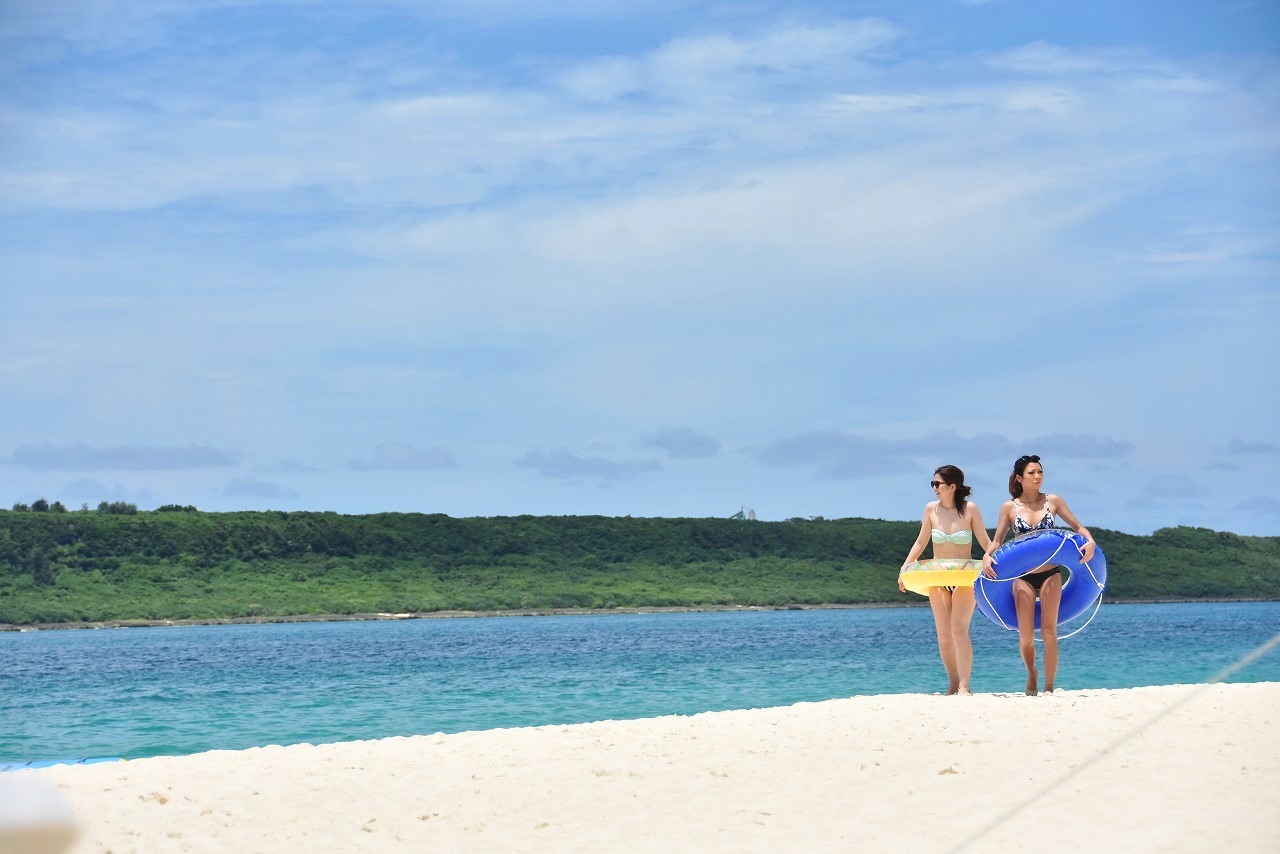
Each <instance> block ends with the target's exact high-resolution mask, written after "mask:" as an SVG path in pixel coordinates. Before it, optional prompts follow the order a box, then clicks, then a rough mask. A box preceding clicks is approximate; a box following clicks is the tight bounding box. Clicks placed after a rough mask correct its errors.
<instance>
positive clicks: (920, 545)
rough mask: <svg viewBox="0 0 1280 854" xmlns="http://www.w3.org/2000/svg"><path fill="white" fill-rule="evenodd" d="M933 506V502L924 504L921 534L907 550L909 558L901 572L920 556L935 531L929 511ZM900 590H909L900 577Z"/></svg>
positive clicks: (903, 591) (904, 562) (903, 564)
mask: <svg viewBox="0 0 1280 854" xmlns="http://www.w3.org/2000/svg"><path fill="white" fill-rule="evenodd" d="M932 507H933V503H932V502H930V503H929V504H926V505H925V506H924V517H923V518H922V519H921V520H920V536H918V537H916V541H915V542H914V543H912V544H911V551H909V552H907V559H906V560H904V561H903V562H902V567H901V568H900V569H899V570H898V573H899V574H901V573H902V570H904V569H906V568H907V565H908V564H909V563H911V562H912V561H913V560H915V559H916V558H918V557H920V555H921V553H922V552H923V551H924V547H925V546H926V545H927V544H928V543H929V537H930V535H932V533H933V531H931V530H930V528H931V527H932V526H931V525H930V524H929V511H930V510H931V509H932ZM898 590H899V591H900V592H902V593H906V592H907V588H905V587H903V586H902V579H898Z"/></svg>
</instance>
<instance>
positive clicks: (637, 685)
mask: <svg viewBox="0 0 1280 854" xmlns="http://www.w3.org/2000/svg"><path fill="white" fill-rule="evenodd" d="M1277 631H1280V603H1276V602H1263V603H1232V604H1184V605H1107V606H1105V607H1104V608H1103V609H1102V611H1101V613H1100V614H1099V616H1098V618H1097V619H1096V620H1095V621H1094V622H1093V624H1092V625H1090V626H1089V627H1088V628H1087V629H1086V630H1085V631H1084V632H1083V633H1081V634H1079V635H1076V636H1075V637H1073V638H1069V639H1067V640H1065V641H1063V642H1062V664H1061V667H1060V671H1059V676H1058V686H1059V687H1060V688H1125V687H1134V686H1139V685H1156V684H1174V683H1193V682H1200V681H1204V680H1206V679H1208V678H1210V677H1212V676H1213V675H1214V674H1215V673H1217V672H1218V671H1219V670H1220V669H1221V668H1223V667H1225V666H1227V665H1228V664H1230V663H1231V662H1233V661H1235V660H1236V659H1238V658H1239V657H1240V656H1241V655H1243V654H1245V653H1247V652H1248V651H1250V650H1252V649H1254V648H1255V647H1257V646H1259V645H1260V644H1262V643H1264V642H1265V641H1266V640H1267V639H1268V638H1270V637H1271V636H1272V635H1274V634H1275V633H1276V632H1277ZM973 639H974V651H975V663H974V673H973V687H974V690H975V691H980V692H1020V691H1021V689H1022V685H1023V682H1024V675H1023V670H1022V665H1021V662H1020V660H1019V658H1018V653H1017V642H1016V640H1017V638H1016V635H1015V634H1013V633H1009V632H1005V631H1004V630H1002V629H999V628H997V627H995V626H993V625H991V624H990V623H988V622H987V621H986V620H984V619H982V617H981V616H980V615H979V616H976V617H975V619H974V622H973ZM1232 681H1242V682H1262V681H1280V653H1275V652H1273V653H1271V654H1270V655H1268V656H1266V657H1264V658H1262V659H1261V660H1259V661H1258V662H1256V663H1254V664H1253V665H1251V666H1249V667H1248V668H1246V669H1245V670H1243V671H1241V672H1240V673H1238V674H1237V675H1236V676H1235V677H1234V678H1233V680H1232ZM945 684H946V678H945V675H944V674H943V671H942V666H941V664H940V663H939V661H938V658H937V646H936V642H935V640H934V634H933V621H932V618H931V617H930V614H929V612H928V610H927V609H921V608H885V609H868V610H830V611H764V612H738V613H713V614H644V615H609V616H580V617H543V618H531V617H509V618H483V619H480V618H477V619H449V620H414V621H404V622H360V623H294V624H277V625H252V626H207V627H182V628H146V629H111V630H98V631H49V632H23V633H16V632H15V633H0V761H21V760H28V759H50V758H65V757H72V756H123V757H128V758H136V757H142V756H155V755H161V754H184V753H196V752H199V751H203V750H212V749H239V748H246V747H254V746H261V745H267V744H291V743H297V742H311V743H318V742H330V741H348V740H353V739H364V738H382V737H386V736H392V735H412V734H417V733H433V732H459V731H462V730H475V729H489V728H493V727H511V726H535V725H541V724H551V723H576V722H582V721H592V720H605V719H610V718H613V719H621V718H639V717H649V716H654V715H666V714H691V713H695V712H702V711H711V710H721V709H738V708H755V707H763V706H779V705H787V704H791V703H796V702H800V701H806V700H826V699H831V698H834V697H848V696H851V695H855V694H884V693H902V692H925V693H927V692H933V691H938V690H940V689H941V688H943V687H945Z"/></svg>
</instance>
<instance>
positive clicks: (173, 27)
mask: <svg viewBox="0 0 1280 854" xmlns="http://www.w3.org/2000/svg"><path fill="white" fill-rule="evenodd" d="M1278 46H1280V4H1278V3H1276V2H1253V3H1251V2H1214V0H1201V2H1194V3H1191V2H1185V3H1178V2H1173V3H1170V2H1161V3H1153V2H1135V3H1127V4H1113V3H1107V4H1103V3H1097V2H1080V3H1072V4H1042V3H1030V2H1022V0H990V2H976V0H970V2H961V1H960V0H931V2H924V0H920V2H895V3H888V2H864V3H858V2H846V3H809V4H806V3H800V4H795V3H785V4H783V3H768V2H765V3H761V2H749V3H748V2H741V3H740V2H681V0H653V2H647V3H621V2H609V0H591V2H588V0H560V2H557V3H554V4H544V3H540V2H537V0H522V2H514V0H471V1H470V2H461V0H459V2H436V3H410V2H392V1H391V0H388V1H387V2H364V3H350V4H343V3H329V2H323V0H315V2H307V1H306V0H297V2H276V3H262V2H254V0H221V2H177V1H176V0H174V1H173V2H165V0H153V2H125V0H80V2H74V3H73V2H48V1H47V0H46V2H34V0H31V2H26V0H17V2H14V0H10V2H7V3H5V4H3V5H2V6H0V298H2V302H0V400H3V402H4V413H5V417H4V418H3V419H2V420H0V504H3V505H4V506H8V505H9V504H12V503H13V502H17V501H28V502H29V501H31V500H34V499H35V498H39V497H42V496H43V497H46V498H48V499H49V500H54V499H59V500H62V501H63V502H64V503H65V504H67V505H68V506H72V507H77V506H79V505H80V504H81V503H83V502H87V503H89V504H90V505H96V504H97V502H99V501H101V500H125V501H133V502H136V503H137V504H138V505H139V506H140V507H143V508H144V509H145V508H150V507H154V506H157V505H160V504H165V503H180V504H195V505H197V506H199V507H201V508H202V509H207V510H234V509H267V508H271V509H282V510H304V509H309V510H336V511H338V512H343V513H365V512H378V511H421V512H443V513H448V514H451V515H455V516H477V515H479V516H489V515H515V514H521V513H533V514H553V515H556V514H604V515H627V514H630V515H635V516H728V515H730V514H732V513H734V512H736V511H737V510H738V509H739V507H742V506H746V507H751V508H754V509H755V510H756V511H757V513H758V515H759V516H760V518H762V519H786V518H790V517H794V516H818V515H820V516H826V517H828V518H833V517H844V516H871V517H882V518H889V519H915V518H919V514H920V510H921V508H922V506H923V505H924V503H925V502H926V501H927V500H929V499H930V498H931V493H930V491H929V489H928V486H927V483H928V480H929V475H930V473H931V472H932V470H933V469H934V468H935V467H936V466H938V465H940V464H943V463H951V464H955V465H959V466H961V467H962V468H964V469H965V470H966V472H968V473H969V477H970V482H971V483H972V484H973V485H974V486H975V489H976V492H975V496H974V497H975V499H976V500H977V501H978V503H979V505H980V506H981V507H982V509H983V511H984V513H985V514H986V516H987V518H988V520H993V519H994V516H995V511H996V509H997V508H998V506H999V502H1000V501H1001V500H1003V498H1004V497H1006V495H1005V492H1004V481H1005V479H1006V476H1007V472H1008V467H1009V466H1010V464H1011V463H1012V461H1013V459H1014V458H1015V457H1016V456H1018V455H1020V454H1022V453H1038V454H1040V455H1042V456H1043V457H1044V459H1045V464H1046V465H1045V467H1046V475H1047V485H1048V487H1049V488H1050V489H1052V490H1053V491H1058V492H1061V493H1062V494H1063V495H1064V497H1066V498H1067V500H1068V501H1069V502H1070V503H1071V506H1072V507H1073V509H1074V510H1075V511H1076V513H1077V515H1078V516H1079V517H1080V518H1081V519H1082V520H1083V521H1084V522H1085V523H1086V524H1089V525H1092V526H1095V527H1107V528H1114V529H1120V530H1124V531H1129V532H1133V533H1146V532H1149V531H1151V530H1154V529H1156V528H1159V527H1164V526H1168V525H1178V524H1188V525H1201V526H1207V527H1212V528H1218V529H1225V530H1233V531H1237V532H1240V533H1249V534H1270V535H1275V534H1280V500H1278V499H1277V486H1276V484H1277V483H1280V430H1277V428H1276V424H1277V421H1278V419H1280V394H1278V392H1277V389H1280V383H1277V379H1276V373H1277V372H1276V367H1275V366H1276V364H1277V363H1278V362H1280V345H1278V344H1277V339H1276V332H1275V330H1276V328H1277V324H1278V323H1280V278H1278V273H1280V264H1278V263H1277V261H1278V256H1277V248H1278V246H1277V243H1278V235H1280V228H1278V227H1277V226H1278V225H1280V223H1278V222H1277V220H1278V219H1280V217H1278V216H1277V204H1276V201H1275V200H1276V199H1277V198H1280V110H1278V107H1280V56H1278V53H1280V51H1278V50H1277V47H1278Z"/></svg>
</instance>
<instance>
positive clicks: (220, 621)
mask: <svg viewBox="0 0 1280 854" xmlns="http://www.w3.org/2000/svg"><path fill="white" fill-rule="evenodd" d="M1276 601H1280V600H1278V599H1269V598H1265V597H1236V598H1230V599H1125V600H1123V601H1120V602H1107V603H1105V604H1108V605H1182V604H1186V605H1195V604H1207V603H1223V604H1227V603H1231V602H1276ZM928 604H929V603H928V602H924V601H904V602H861V603H851V604H823V605H812V604H796V605H691V606H665V607H664V606H656V605H655V606H642V607H636V608H517V609H510V610H493V611H423V612H419V613H401V614H392V613H372V614H282V615H279V616H262V617H227V618H209V619H181V620H99V621H93V622H67V623H30V624H17V623H0V632H34V631H40V632H45V631H64V630H72V629H146V628H166V627H175V626H253V625H263V624H268V623H357V622H370V621H383V620H386V621H391V620H450V619H473V618H478V617H590V616H608V615H613V614H618V615H621V614H704V613H733V612H743V611H863V610H873V609H879V608H925V607H927V606H928Z"/></svg>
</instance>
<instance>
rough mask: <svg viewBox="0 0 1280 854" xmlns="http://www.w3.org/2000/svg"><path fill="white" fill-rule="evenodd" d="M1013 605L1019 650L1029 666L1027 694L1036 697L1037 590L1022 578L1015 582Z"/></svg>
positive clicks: (1023, 660)
mask: <svg viewBox="0 0 1280 854" xmlns="http://www.w3.org/2000/svg"><path fill="white" fill-rule="evenodd" d="M1013 606H1014V608H1015V610H1016V611H1017V612H1018V651H1019V652H1021V653H1022V663H1023V664H1024V665H1026V667H1027V696H1028V697H1034V696H1035V695H1036V693H1037V692H1038V690H1039V688H1038V683H1039V680H1040V674H1039V673H1037V672H1036V591H1035V590H1033V589H1032V587H1031V585H1030V584H1028V583H1027V582H1025V581H1023V580H1022V579H1021V578H1019V579H1018V580H1017V581H1015V582H1013Z"/></svg>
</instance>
